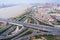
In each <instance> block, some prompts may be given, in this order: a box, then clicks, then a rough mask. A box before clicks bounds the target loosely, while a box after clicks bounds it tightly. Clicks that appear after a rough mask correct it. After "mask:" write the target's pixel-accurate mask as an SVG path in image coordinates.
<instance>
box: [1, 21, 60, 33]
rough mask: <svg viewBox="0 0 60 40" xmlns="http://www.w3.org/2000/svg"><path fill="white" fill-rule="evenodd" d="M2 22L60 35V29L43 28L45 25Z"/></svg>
mask: <svg viewBox="0 0 60 40" xmlns="http://www.w3.org/2000/svg"><path fill="white" fill-rule="evenodd" d="M0 21H6V22H8V23H9V24H13V25H18V26H21V25H23V26H24V27H28V28H33V29H37V30H43V31H49V32H51V31H53V32H57V33H60V28H59V27H50V26H43V25H37V24H31V23H23V22H20V21H13V20H0Z"/></svg>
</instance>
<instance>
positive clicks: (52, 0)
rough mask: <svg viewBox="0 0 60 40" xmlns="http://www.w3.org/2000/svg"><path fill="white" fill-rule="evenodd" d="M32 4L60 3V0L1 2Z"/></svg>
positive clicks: (2, 0) (11, 0)
mask: <svg viewBox="0 0 60 40" xmlns="http://www.w3.org/2000/svg"><path fill="white" fill-rule="evenodd" d="M2 3H4V4H20V3H25V4H31V3H56V4H60V0H0V4H2Z"/></svg>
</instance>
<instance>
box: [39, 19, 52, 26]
mask: <svg viewBox="0 0 60 40" xmlns="http://www.w3.org/2000/svg"><path fill="white" fill-rule="evenodd" d="M38 22H39V24H40V25H45V26H52V25H49V24H46V23H43V22H41V21H39V20H38Z"/></svg>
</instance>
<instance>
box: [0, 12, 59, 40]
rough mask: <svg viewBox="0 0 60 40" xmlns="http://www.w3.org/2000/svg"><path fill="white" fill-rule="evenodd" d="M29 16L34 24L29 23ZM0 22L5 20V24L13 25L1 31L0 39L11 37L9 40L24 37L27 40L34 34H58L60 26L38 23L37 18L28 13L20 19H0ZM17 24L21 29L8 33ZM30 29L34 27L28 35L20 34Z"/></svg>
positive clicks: (18, 39)
mask: <svg viewBox="0 0 60 40" xmlns="http://www.w3.org/2000/svg"><path fill="white" fill-rule="evenodd" d="M32 13H33V12H32ZM30 18H32V19H34V24H32V23H29V19H30ZM0 22H5V23H6V24H11V25H13V26H11V27H10V28H9V29H8V30H6V31H5V32H3V33H2V34H1V35H0V39H11V40H22V39H23V40H24V39H26V40H28V39H29V38H30V37H33V36H34V35H44V34H45V35H60V27H51V26H46V25H39V22H38V20H37V19H36V18H34V17H33V16H30V15H28V16H27V15H26V16H23V17H21V19H20V20H19V21H15V20H6V19H0ZM17 26H18V27H21V29H19V30H17V31H16V30H15V31H13V32H14V33H15V34H14V33H12V34H11V35H8V34H9V33H10V32H11V31H12V30H14V29H15V28H17ZM31 29H34V30H35V31H33V32H32V33H31V34H29V35H25V36H22V35H24V34H25V33H26V32H28V31H30V30H31ZM24 30H26V31H25V32H24ZM36 30H42V32H39V33H37V32H36ZM21 36H22V37H21Z"/></svg>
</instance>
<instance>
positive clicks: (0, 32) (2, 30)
mask: <svg viewBox="0 0 60 40" xmlns="http://www.w3.org/2000/svg"><path fill="white" fill-rule="evenodd" d="M10 27H11V25H9V26H8V27H6V28H3V27H2V28H1V29H0V35H1V34H2V33H3V32H4V31H6V30H8V29H9V28H10Z"/></svg>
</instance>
